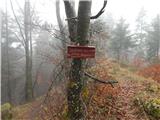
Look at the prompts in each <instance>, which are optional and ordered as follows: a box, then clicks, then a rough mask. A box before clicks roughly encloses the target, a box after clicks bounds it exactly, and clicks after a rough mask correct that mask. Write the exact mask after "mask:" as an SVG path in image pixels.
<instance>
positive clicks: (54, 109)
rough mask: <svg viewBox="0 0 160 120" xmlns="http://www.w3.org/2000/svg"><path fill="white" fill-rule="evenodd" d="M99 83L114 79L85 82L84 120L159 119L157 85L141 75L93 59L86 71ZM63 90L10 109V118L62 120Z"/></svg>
mask: <svg viewBox="0 0 160 120" xmlns="http://www.w3.org/2000/svg"><path fill="white" fill-rule="evenodd" d="M86 71H87V72H88V73H90V74H92V75H94V76H95V77H97V78H99V79H101V80H117V81H118V84H114V85H113V86H114V88H112V86H111V85H110V84H102V83H96V82H94V81H93V80H91V79H88V80H87V82H86V86H85V87H84V90H83V93H82V95H81V96H82V99H83V101H84V109H85V118H86V120H159V119H160V84H159V83H158V82H157V81H154V80H152V79H151V78H145V77H143V76H141V75H142V74H137V73H133V72H131V71H129V70H128V68H123V67H121V66H120V65H119V64H118V63H116V62H115V61H113V60H108V59H101V60H97V62H96V64H95V66H93V67H92V68H90V69H88V70H86ZM64 91H65V87H64V86H59V87H56V88H54V89H53V90H52V91H51V92H50V94H49V98H48V99H47V101H46V103H44V102H43V100H44V96H42V97H41V98H39V99H37V100H35V101H33V102H31V103H29V104H25V105H22V106H17V107H14V108H13V109H12V114H13V119H14V120H17V119H21V120H26V119H31V120H32V119H33V120H36V119H37V120H50V119H53V120H66V119H67V105H66V98H65V92H64Z"/></svg>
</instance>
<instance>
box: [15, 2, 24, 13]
mask: <svg viewBox="0 0 160 120" xmlns="http://www.w3.org/2000/svg"><path fill="white" fill-rule="evenodd" d="M15 1H16V4H17V6H18V7H19V9H20V11H21V13H22V14H24V11H23V9H22V8H21V7H20V5H19V3H18V1H17V0H15Z"/></svg>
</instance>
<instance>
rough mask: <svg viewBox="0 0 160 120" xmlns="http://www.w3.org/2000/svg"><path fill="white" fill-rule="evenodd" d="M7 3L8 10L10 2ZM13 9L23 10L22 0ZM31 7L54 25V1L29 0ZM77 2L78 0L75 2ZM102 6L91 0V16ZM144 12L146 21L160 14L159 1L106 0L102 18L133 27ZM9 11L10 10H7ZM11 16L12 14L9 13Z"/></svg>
mask: <svg viewBox="0 0 160 120" xmlns="http://www.w3.org/2000/svg"><path fill="white" fill-rule="evenodd" d="M5 1H6V0H3V1H2V0H1V2H2V3H0V5H1V6H0V7H2V9H4V8H5ZM7 1H8V8H9V9H10V2H9V0H7ZM12 1H13V4H14V8H15V9H17V8H18V4H19V6H21V7H22V8H23V5H24V0H12ZM30 1H31V4H32V6H35V9H36V11H38V14H39V15H40V16H41V19H43V20H46V21H48V22H50V23H53V24H56V22H57V21H56V14H55V5H54V3H55V0H30ZM60 1H61V16H62V18H63V19H65V10H64V4H63V0H60ZM76 1H78V0H76ZM102 6H103V0H92V14H93V15H94V14H96V13H97V12H98V11H99V10H100V9H101V7H102ZM142 7H143V8H144V9H145V10H146V12H147V13H146V14H147V16H148V18H147V19H148V20H150V19H152V18H153V17H155V15H156V14H160V0H108V4H107V6H106V9H105V13H104V14H103V17H106V15H107V13H112V14H113V18H114V19H119V18H120V17H124V18H125V19H126V21H127V22H128V23H130V24H131V26H133V25H134V22H135V19H136V17H137V15H138V13H139V11H140V9H141V8H142ZM9 11H10V10H9ZM11 14H12V13H11Z"/></svg>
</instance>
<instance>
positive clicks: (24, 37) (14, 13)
mask: <svg viewBox="0 0 160 120" xmlns="http://www.w3.org/2000/svg"><path fill="white" fill-rule="evenodd" d="M10 4H11V9H12V12H13V15H14V17H15V20H16V23H17V24H18V27H19V30H20V34H21V36H22V38H23V40H24V42H25V37H24V35H23V32H22V28H21V25H20V23H19V21H18V19H17V16H16V14H15V12H14V8H13V4H12V1H11V0H10Z"/></svg>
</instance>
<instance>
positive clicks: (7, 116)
mask: <svg viewBox="0 0 160 120" xmlns="http://www.w3.org/2000/svg"><path fill="white" fill-rule="evenodd" d="M11 109H12V106H11V104H10V103H5V104H3V105H2V106H1V111H2V120H11V119H12V112H11Z"/></svg>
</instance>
